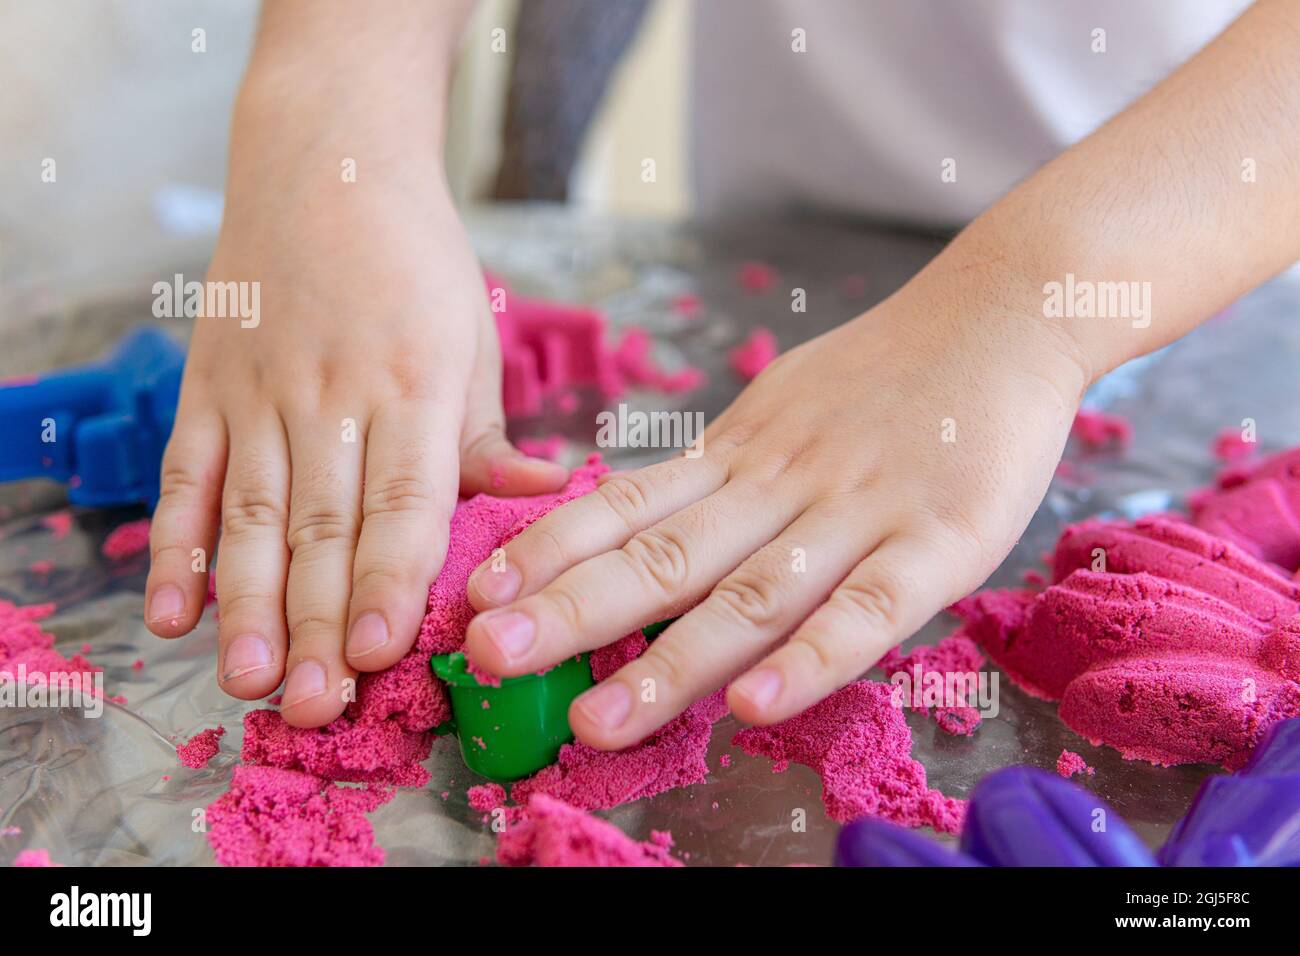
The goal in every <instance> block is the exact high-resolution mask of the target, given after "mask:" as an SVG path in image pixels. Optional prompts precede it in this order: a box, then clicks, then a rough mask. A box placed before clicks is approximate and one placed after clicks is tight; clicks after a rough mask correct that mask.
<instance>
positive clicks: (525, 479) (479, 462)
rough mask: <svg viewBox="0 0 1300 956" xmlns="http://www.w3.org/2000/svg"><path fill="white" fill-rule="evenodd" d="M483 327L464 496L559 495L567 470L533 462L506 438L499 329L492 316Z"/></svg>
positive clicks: (464, 448) (464, 437)
mask: <svg viewBox="0 0 1300 956" xmlns="http://www.w3.org/2000/svg"><path fill="white" fill-rule="evenodd" d="M479 328H480V333H479V348H478V349H477V352H476V354H475V359H474V371H473V374H472V376H471V377H470V382H469V391H468V394H467V395H466V401H465V421H464V424H463V425H462V427H461V443H460V493H461V494H462V495H472V494H477V493H479V492H485V493H487V494H492V495H502V496H513V495H541V494H546V493H547V492H551V491H559V490H560V488H562V487H564V483H565V482H566V481H568V479H569V469H567V468H565V467H564V466H563V465H560V464H557V463H556V462H553V461H546V460H545V459H542V458H530V457H528V456H527V455H525V454H524V453H523V452H521V451H520V450H519V449H517V448H515V446H514V445H512V444H510V440H509V439H508V438H506V426H505V412H504V411H503V410H502V407H501V347H500V343H499V342H498V341H497V333H496V325H495V323H494V322H492V320H491V318H490V317H489V319H488V321H487V322H485V323H482V324H480V326H479Z"/></svg>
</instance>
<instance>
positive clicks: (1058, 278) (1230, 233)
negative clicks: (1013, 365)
mask: <svg viewBox="0 0 1300 956" xmlns="http://www.w3.org/2000/svg"><path fill="white" fill-rule="evenodd" d="M1250 167H1253V170H1254V172H1255V174H1256V175H1255V178H1254V179H1253V180H1252V178H1251V177H1250V176H1249V175H1248V173H1249V171H1250ZM1297 259H1300V2H1297V0H1261V2H1260V3H1258V4H1257V5H1256V6H1255V7H1253V8H1251V9H1250V10H1248V11H1247V12H1246V13H1245V14H1243V16H1242V17H1241V18H1240V19H1238V20H1237V22H1236V23H1234V24H1233V25H1232V26H1231V27H1229V28H1228V30H1226V31H1225V32H1224V33H1223V34H1222V35H1221V36H1220V37H1218V38H1217V39H1216V40H1215V41H1214V42H1212V43H1211V44H1210V45H1209V46H1207V47H1206V48H1205V49H1204V50H1202V51H1201V52H1200V53H1199V54H1198V55H1197V56H1195V57H1194V58H1193V59H1191V60H1190V61H1188V63H1186V64H1185V65H1184V66H1183V67H1182V68H1180V69H1179V70H1178V71H1177V72H1175V73H1174V74H1173V75H1172V76H1170V77H1169V78H1168V79H1166V80H1165V81H1164V82H1163V83H1161V84H1160V85H1159V86H1157V87H1156V88H1155V89H1154V90H1152V91H1151V93H1149V94H1148V95H1147V96H1145V97H1143V98H1142V99H1140V100H1139V101H1137V102H1136V103H1134V104H1133V105H1132V106H1131V107H1130V108H1128V109H1127V110H1125V111H1124V112H1123V113H1121V114H1120V115H1119V116H1117V117H1115V118H1114V119H1113V120H1112V121H1110V122H1109V123H1107V124H1106V125H1105V126H1103V127H1102V128H1101V129H1099V130H1098V131H1097V132H1095V133H1094V134H1093V135H1091V136H1089V137H1088V138H1087V139H1085V140H1084V141H1082V142H1081V143H1079V144H1078V145H1076V146H1075V147H1073V148H1072V149H1070V150H1067V151H1066V152H1065V153H1063V154H1062V155H1061V156H1059V157H1057V158H1056V159H1055V160H1053V161H1052V162H1051V163H1049V164H1048V165H1046V166H1045V167H1043V168H1042V169H1041V170H1039V171H1038V172H1037V173H1036V174H1035V175H1033V176H1032V177H1030V178H1029V179H1028V180H1026V181H1025V182H1024V183H1022V184H1020V185H1019V186H1017V187H1016V188H1015V189H1014V190H1012V191H1011V192H1010V193H1008V194H1007V195H1006V196H1005V197H1004V198H1003V199H1002V200H1000V201H999V202H998V203H996V204H995V205H994V206H993V207H991V208H990V209H989V210H988V211H987V212H986V213H985V214H984V215H982V216H981V217H979V219H977V220H976V221H975V222H974V223H972V224H971V226H970V227H968V229H967V230H966V231H965V232H963V233H962V235H961V236H959V237H958V238H957V240H955V241H954V242H953V243H952V244H951V245H950V247H949V248H948V249H947V250H945V252H944V253H943V254H942V255H941V256H940V257H939V258H938V259H936V260H935V262H934V263H933V264H932V265H931V266H930V267H929V268H928V269H927V270H925V272H923V273H922V277H918V279H919V280H920V282H921V283H922V284H927V283H928V284H931V285H933V284H939V285H941V286H944V287H950V288H952V289H954V290H956V289H960V290H962V293H961V294H963V295H969V296H972V297H973V298H974V299H975V300H976V301H975V303H973V304H983V305H984V306H986V307H987V308H990V309H992V310H993V311H994V312H995V313H1015V315H1017V316H1019V321H1020V322H1021V323H1024V324H1026V325H1027V326H1033V325H1036V324H1038V323H1045V325H1044V327H1043V328H1042V329H1040V330H1039V331H1046V332H1047V333H1048V334H1057V335H1062V333H1064V334H1063V335H1062V338H1064V339H1065V340H1066V341H1067V342H1069V343H1070V345H1071V347H1073V348H1075V349H1077V353H1078V356H1079V358H1080V359H1081V361H1082V362H1083V363H1084V364H1085V365H1086V366H1087V372H1088V377H1089V378H1092V377H1095V376H1096V375H1099V374H1101V373H1102V372H1104V371H1106V370H1108V369H1110V368H1113V367H1114V366H1116V365H1118V364H1120V363H1122V362H1123V361H1126V360H1127V359H1129V358H1132V357H1135V356H1137V355H1141V354H1144V353H1146V352H1149V351H1151V350H1153V349H1155V348H1158V347H1160V346H1162V345H1165V344H1167V343H1169V342H1171V341H1173V340H1175V339H1177V338H1179V337H1180V336H1182V335H1184V334H1185V333H1187V332H1188V331H1190V330H1191V329H1192V328H1194V327H1195V326H1196V325H1197V324H1199V323H1200V322H1202V321H1204V320H1205V319H1206V318H1208V317H1209V316H1210V315H1212V314H1213V313H1214V312H1216V311H1217V310H1219V309H1220V308H1222V307H1223V306H1224V305H1226V304H1227V303H1229V302H1231V301H1232V300H1233V299H1235V298H1237V297H1238V296H1239V295H1241V294H1242V293H1244V292H1245V291H1247V290H1249V289H1250V288H1252V287H1254V286H1255V285H1257V284H1258V283H1260V282H1262V281H1264V280H1265V279H1267V278H1269V277H1270V276H1272V275H1274V274H1275V273H1277V272H1278V271H1280V270H1281V269H1284V268H1285V267H1287V266H1288V265H1289V264H1291V263H1292V262H1294V261H1296V260H1297ZM1067 274H1072V275H1073V276H1074V277H1075V278H1076V279H1077V280H1085V281H1088V282H1093V283H1103V282H1126V283H1138V284H1139V286H1137V287H1133V288H1134V289H1135V291H1136V290H1138V289H1139V288H1140V284H1142V283H1149V286H1148V287H1147V288H1148V289H1149V292H1150V298H1149V306H1150V311H1149V315H1148V316H1147V317H1145V318H1142V317H1138V316H1134V315H1131V314H1130V315H1120V316H1102V315H1096V314H1094V315H1091V316H1089V315H1066V316H1055V317H1054V316H1049V315H1047V314H1045V312H1044V311H1043V308H1042V307H1043V304H1044V302H1045V300H1046V299H1047V292H1046V287H1047V286H1048V284H1049V283H1061V284H1064V283H1065V282H1066V277H1067ZM980 300H986V301H983V302H980ZM1047 311H1049V312H1050V311H1051V309H1048V310H1047ZM1068 311H1076V310H1073V309H1070V310H1068ZM1077 311H1080V312H1086V311H1087V310H1086V309H1080V310H1077ZM1035 313H1036V314H1035ZM1148 319H1149V322H1148V321H1147V320H1148ZM1053 323H1054V324H1055V326H1056V327H1055V328H1050V326H1051V325H1052V324H1053Z"/></svg>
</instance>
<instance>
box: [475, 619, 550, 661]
mask: <svg viewBox="0 0 1300 956" xmlns="http://www.w3.org/2000/svg"><path fill="white" fill-rule="evenodd" d="M483 629H484V630H485V631H487V635H488V640H490V641H491V642H492V643H493V644H495V645H496V648H497V650H499V651H500V652H501V653H502V654H503V655H504V656H505V658H506V660H508V661H514V660H518V659H519V658H521V657H523V656H524V655H525V654H527V653H528V649H529V648H530V647H532V646H533V641H534V640H535V639H536V637H537V628H536V627H534V626H533V619H532V618H530V617H529V616H528V615H526V614H520V613H518V612H516V611H510V612H509V613H507V614H489V615H487V616H486V617H484V618H483Z"/></svg>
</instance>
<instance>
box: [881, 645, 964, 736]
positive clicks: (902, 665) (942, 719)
mask: <svg viewBox="0 0 1300 956" xmlns="http://www.w3.org/2000/svg"><path fill="white" fill-rule="evenodd" d="M876 666H878V667H879V668H880V669H881V670H883V671H884V672H885V676H886V677H888V678H889V682H890V684H891V685H893V686H894V690H895V698H896V700H897V703H898V705H899V706H903V707H907V708H909V709H911V710H913V711H916V712H917V713H920V714H925V715H926V716H930V715H931V714H930V708H931V706H933V708H934V714H933V716H934V722H935V723H937V724H938V725H939V728H940V729H941V730H943V731H944V732H945V733H949V734H954V735H956V734H961V735H964V736H967V737H969V736H970V735H971V734H973V733H975V731H976V730H977V729H978V728H979V725H980V723H981V718H980V712H979V710H978V709H977V708H976V707H975V706H974V705H975V704H977V703H979V701H978V699H966V700H944V701H941V702H940V701H927V699H926V692H927V689H928V688H929V687H931V686H933V684H936V683H937V680H936V679H934V678H931V677H930V675H932V674H934V675H938V676H939V677H942V678H943V683H942V685H941V686H942V687H943V688H944V689H945V690H946V689H947V688H953V689H954V691H955V690H956V689H957V688H959V687H966V688H969V692H970V693H971V694H972V695H973V694H975V691H976V684H975V683H974V682H975V681H977V680H978V674H979V671H980V669H981V668H982V667H983V666H984V655H983V654H981V653H980V649H979V646H978V645H977V644H976V643H975V642H974V641H972V640H971V639H970V638H968V637H962V636H960V635H952V636H950V637H945V638H944V639H943V640H941V641H940V642H939V643H938V644H935V645H934V646H932V647H931V646H925V645H922V646H920V647H914V648H913V649H912V650H911V651H910V652H909V653H907V654H904V653H903V652H902V651H900V650H899V649H898V648H896V647H895V648H891V649H890V650H889V651H888V652H887V653H886V654H885V656H884V657H882V658H881V659H880V663H879V664H877V665H876ZM950 675H962V676H963V678H965V677H966V675H970V676H969V678H968V679H966V680H963V681H962V682H960V683H959V682H957V681H954V680H953V679H951V676H950ZM905 678H906V679H905ZM968 681H969V682H968Z"/></svg>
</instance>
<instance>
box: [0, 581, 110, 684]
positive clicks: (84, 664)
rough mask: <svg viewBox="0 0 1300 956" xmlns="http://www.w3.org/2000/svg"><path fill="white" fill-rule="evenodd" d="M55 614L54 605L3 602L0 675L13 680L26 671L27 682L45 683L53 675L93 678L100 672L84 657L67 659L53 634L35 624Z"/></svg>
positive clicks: (0, 611) (0, 617)
mask: <svg viewBox="0 0 1300 956" xmlns="http://www.w3.org/2000/svg"><path fill="white" fill-rule="evenodd" d="M53 613H54V605H53V604H31V605H27V606H25V607H19V606H17V605H15V604H11V603H10V602H9V601H4V600H0V674H3V675H6V676H7V677H8V678H9V679H11V680H12V679H14V678H15V676H16V675H18V674H19V673H20V672H23V673H26V675H27V680H28V683H33V682H35V683H43V682H44V681H45V678H46V677H47V675H50V674H70V675H80V678H81V679H87V678H89V679H93V677H94V675H95V674H97V673H99V671H100V668H98V667H95V666H94V665H93V664H91V663H90V661H88V660H86V658H85V657H83V656H82V655H81V654H74V655H73V656H72V657H71V658H67V657H64V656H63V655H62V654H60V653H59V652H58V651H56V650H55V649H54V635H53V634H48V633H46V632H45V631H43V630H41V628H40V625H38V624H37V623H36V622H37V621H39V620H41V619H42V618H45V617H49V615H51V614H53Z"/></svg>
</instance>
